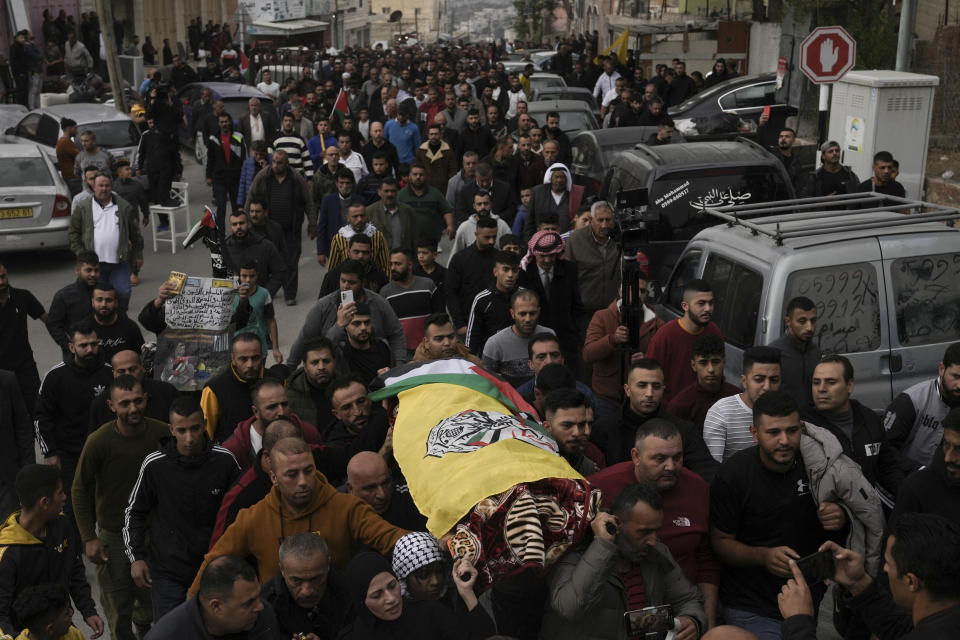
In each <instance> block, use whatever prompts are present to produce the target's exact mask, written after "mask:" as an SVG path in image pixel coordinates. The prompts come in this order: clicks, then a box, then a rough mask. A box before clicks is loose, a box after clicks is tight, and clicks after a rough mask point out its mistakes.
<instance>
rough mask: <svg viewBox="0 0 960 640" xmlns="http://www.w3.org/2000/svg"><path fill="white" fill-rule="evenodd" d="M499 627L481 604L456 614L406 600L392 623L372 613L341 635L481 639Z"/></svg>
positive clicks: (353, 639)
mask: <svg viewBox="0 0 960 640" xmlns="http://www.w3.org/2000/svg"><path fill="white" fill-rule="evenodd" d="M495 632H496V627H495V626H494V624H493V620H491V619H490V616H489V615H487V612H486V610H484V608H483V607H481V606H480V605H477V606H476V607H474V608H473V611H470V612H467V611H466V610H465V609H464V611H463V612H454V611H453V610H452V609H450V607H447V606H446V605H443V604H441V603H439V602H437V601H436V600H410V599H408V598H404V599H403V613H402V615H401V616H400V617H399V618H398V619H396V620H393V621H391V622H385V621H383V620H380V619H379V618H374V617H373V615H372V614H370V612H369V610H367V609H364V613H362V614H361V615H359V616H358V617H357V619H356V620H355V621H354V622H353V624H351V625H350V626H349V627H347V629H346V630H345V631H344V632H343V633H342V634H341V635H340V638H341V640H387V639H390V640H402V639H406V638H416V639H417V640H480V639H481V638H486V637H489V636H491V635H493V634H494V633H495Z"/></svg>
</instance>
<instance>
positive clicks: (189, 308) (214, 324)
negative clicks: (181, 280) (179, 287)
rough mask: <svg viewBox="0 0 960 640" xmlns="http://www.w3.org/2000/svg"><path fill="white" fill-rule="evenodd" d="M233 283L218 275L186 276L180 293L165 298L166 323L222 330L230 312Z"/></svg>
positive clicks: (233, 293) (231, 312) (177, 326)
mask: <svg viewBox="0 0 960 640" xmlns="http://www.w3.org/2000/svg"><path fill="white" fill-rule="evenodd" d="M234 295H235V290H234V284H233V281H231V280H223V279H218V278H193V277H190V278H187V281H186V284H185V285H184V287H183V293H181V294H180V295H178V296H174V297H173V298H170V299H169V300H167V302H166V305H165V307H164V313H165V319H166V322H167V325H168V326H170V327H173V328H176V329H205V330H207V331H225V330H226V329H227V326H228V325H229V324H230V318H231V316H232V315H233V296H234Z"/></svg>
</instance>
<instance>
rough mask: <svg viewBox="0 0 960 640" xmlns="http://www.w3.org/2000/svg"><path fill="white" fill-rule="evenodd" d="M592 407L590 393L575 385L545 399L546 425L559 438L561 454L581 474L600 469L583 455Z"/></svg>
mask: <svg viewBox="0 0 960 640" xmlns="http://www.w3.org/2000/svg"><path fill="white" fill-rule="evenodd" d="M590 409H591V407H590V401H589V400H588V399H587V396H585V395H584V394H582V393H580V392H579V391H577V390H576V389H570V388H566V389H556V390H554V391H551V392H550V393H549V394H548V395H547V397H546V399H545V400H544V411H543V428H544V429H545V430H546V432H547V433H549V434H550V436H551V437H552V438H553V439H554V440H556V441H557V450H558V452H559V453H560V455H561V456H563V458H564V459H565V460H566V461H567V462H569V463H570V466H571V467H573V468H574V470H576V472H577V473H579V474H581V475H589V474H591V473H596V471H597V465H596V464H595V463H594V462H593V461H592V460H590V458H588V457H587V456H586V455H584V451H585V450H586V448H587V446H588V445H589V443H590V428H591V423H592V422H593V420H592V419H591V418H589V417H588V412H589V410H590Z"/></svg>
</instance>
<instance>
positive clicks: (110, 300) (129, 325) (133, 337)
mask: <svg viewBox="0 0 960 640" xmlns="http://www.w3.org/2000/svg"><path fill="white" fill-rule="evenodd" d="M91 304H92V306H93V320H94V322H95V323H96V330H97V338H98V339H99V341H100V349H99V352H100V358H101V359H102V360H103V361H104V362H110V360H111V358H113V356H114V354H115V353H117V352H118V351H125V350H127V349H132V350H134V351H136V352H137V353H139V352H140V348H141V347H143V334H142V333H141V332H140V327H139V326H137V323H136V322H134V321H133V320H131V319H130V318H128V317H127V315H126V314H125V313H120V312H119V311H118V310H117V290H116V289H115V288H114V287H113V285H112V284H110V283H109V282H98V283H97V284H96V286H94V287H93V298H92V299H91Z"/></svg>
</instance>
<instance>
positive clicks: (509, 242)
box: [500, 233, 526, 258]
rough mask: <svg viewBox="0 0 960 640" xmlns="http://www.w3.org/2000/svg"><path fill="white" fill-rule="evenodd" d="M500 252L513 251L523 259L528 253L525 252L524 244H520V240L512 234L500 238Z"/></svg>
mask: <svg viewBox="0 0 960 640" xmlns="http://www.w3.org/2000/svg"><path fill="white" fill-rule="evenodd" d="M500 250H501V251H511V252H513V253H515V254H517V255H518V256H520V257H521V258H522V257H523V254H525V253H526V251H524V246H523V244H522V243H521V242H520V238H518V237H517V236H515V235H513V234H512V233H507V234H504V236H503V237H502V238H500Z"/></svg>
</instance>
